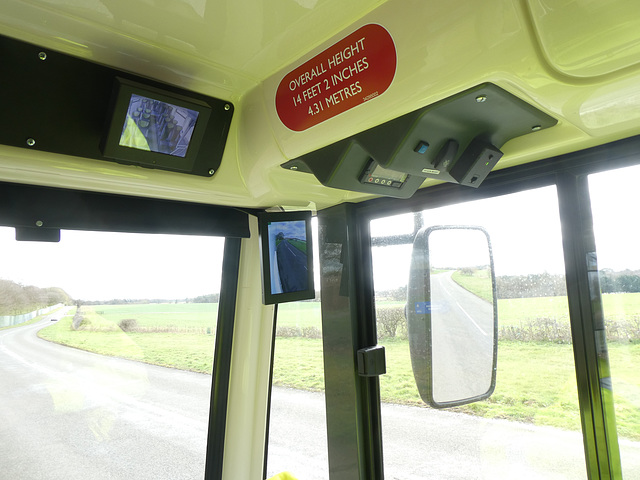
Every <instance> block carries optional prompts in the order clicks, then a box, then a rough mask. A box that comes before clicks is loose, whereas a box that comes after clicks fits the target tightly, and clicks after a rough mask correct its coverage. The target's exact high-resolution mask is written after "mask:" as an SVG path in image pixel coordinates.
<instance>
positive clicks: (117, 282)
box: [0, 228, 224, 300]
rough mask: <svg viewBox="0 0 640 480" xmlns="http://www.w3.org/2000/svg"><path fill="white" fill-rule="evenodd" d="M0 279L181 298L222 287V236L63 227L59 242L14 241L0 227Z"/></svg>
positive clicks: (89, 294) (85, 295)
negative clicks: (148, 233) (105, 231)
mask: <svg viewBox="0 0 640 480" xmlns="http://www.w3.org/2000/svg"><path fill="white" fill-rule="evenodd" d="M0 245H1V248H0V278H4V279H9V280H13V281H15V282H17V283H21V284H23V285H35V286H38V287H50V286H56V287H61V288H63V289H64V290H65V291H66V292H67V293H68V294H69V295H71V296H72V297H73V298H74V299H83V300H110V299H112V298H127V299H136V298H167V299H181V298H188V297H195V296H199V295H205V294H209V293H213V292H217V291H219V289H220V274H221V269H222V251H223V248H224V240H223V239H219V238H212V237H194V236H178V235H139V234H122V233H103V232H76V231H69V230H63V231H62V232H61V239H60V243H40V242H16V241H15V232H14V229H13V228H0Z"/></svg>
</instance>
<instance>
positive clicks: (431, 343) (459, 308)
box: [407, 226, 498, 408]
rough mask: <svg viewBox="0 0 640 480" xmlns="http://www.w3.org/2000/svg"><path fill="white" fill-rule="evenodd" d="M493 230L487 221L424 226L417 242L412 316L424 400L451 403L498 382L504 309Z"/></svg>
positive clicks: (485, 393)
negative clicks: (472, 224)
mask: <svg viewBox="0 0 640 480" xmlns="http://www.w3.org/2000/svg"><path fill="white" fill-rule="evenodd" d="M495 285H496V283H495V274H494V269H493V256H492V252H491V242H490V240H489V235H488V234H487V232H486V231H485V230H484V229H483V228H481V227H466V226H465V227H462V226H436V227H428V228H427V227H425V228H422V229H421V230H420V231H419V232H418V234H417V235H416V238H415V239H414V242H413V253H412V256H411V270H410V274H409V287H408V298H407V322H408V333H409V346H410V352H411V364H412V367H413V374H414V377H415V379H416V383H417V385H418V390H419V392H420V396H421V397H422V400H423V401H424V402H426V403H428V404H429V405H431V406H432V407H435V408H444V407H452V406H456V405H464V404H466V403H472V402H476V401H478V400H483V399H485V398H488V397H489V396H490V395H491V394H492V393H493V390H494V388H495V383H496V364H497V339H498V310H497V297H496V286H495Z"/></svg>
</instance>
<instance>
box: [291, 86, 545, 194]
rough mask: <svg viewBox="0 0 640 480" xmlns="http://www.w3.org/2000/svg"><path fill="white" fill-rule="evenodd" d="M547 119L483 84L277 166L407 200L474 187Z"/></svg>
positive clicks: (334, 184) (344, 186)
mask: <svg viewBox="0 0 640 480" xmlns="http://www.w3.org/2000/svg"><path fill="white" fill-rule="evenodd" d="M556 123H557V120H555V119H554V118H553V117H550V116H549V115H547V114H546V113H544V112H542V111H540V110H538V109H537V108H535V107H533V106H531V105H529V104H528V103H526V102H524V101H523V100H521V99H519V98H518V97H516V96H514V95H512V94H510V93H508V92H507V91H505V90H503V89H501V88H500V87H498V86H496V85H493V84H491V83H485V84H483V85H479V86H477V87H474V88H471V89H469V90H466V91H465V92H462V93H460V94H457V95H455V96H453V97H451V98H447V99H445V100H442V101H440V102H438V103H436V104H434V105H430V106H427V107H424V108H421V109H419V110H416V111H414V112H411V113H408V114H406V115H403V116H401V117H398V118H396V119H394V120H391V121H389V122H386V123H383V124H382V125H379V126H377V127H374V128H371V129H369V130H366V131H364V132H361V133H358V134H356V135H353V136H352V137H349V138H346V139H344V140H341V141H339V142H336V143H334V144H332V145H329V146H327V147H324V148H321V149H320V150H316V151H314V152H311V153H308V154H306V155H303V156H302V157H298V158H296V159H294V160H291V161H289V162H287V163H285V164H283V165H282V167H284V168H286V169H293V170H297V171H301V172H308V173H313V174H314V175H315V176H316V178H317V179H318V180H319V181H320V182H321V183H322V184H323V185H326V186H328V187H334V188H340V189H343V190H351V191H356V192H364V193H372V194H376V195H385V196H390V197H397V198H409V197H411V196H412V195H413V194H414V193H415V191H416V190H417V189H418V188H419V187H420V185H422V182H423V181H424V180H425V179H426V178H435V179H438V180H442V181H444V182H451V183H458V184H461V185H467V186H470V187H478V186H479V185H480V184H481V183H482V182H483V180H484V179H485V178H486V177H487V175H488V174H489V172H490V171H491V169H492V168H493V167H494V166H495V165H496V163H498V160H500V158H501V157H502V152H501V151H500V148H502V146H503V145H504V144H505V143H507V141H509V140H511V139H512V138H515V137H519V136H521V135H526V134H528V133H532V132H536V131H538V130H542V129H545V128H549V127H552V126H553V125H555V124H556Z"/></svg>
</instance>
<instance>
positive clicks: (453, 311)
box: [431, 271, 494, 403]
mask: <svg viewBox="0 0 640 480" xmlns="http://www.w3.org/2000/svg"><path fill="white" fill-rule="evenodd" d="M452 275H453V272H451V271H449V272H446V273H440V274H437V275H432V277H431V300H432V306H433V308H432V312H431V335H432V345H433V397H434V400H435V401H436V402H438V403H445V402H449V401H452V400H458V399H462V398H472V397H475V396H478V395H482V394H484V393H486V392H487V391H488V390H489V388H490V386H491V375H492V364H493V334H494V332H493V305H492V304H491V303H490V302H487V301H486V300H483V299H481V298H479V297H478V296H476V295H474V294H473V293H471V292H469V291H467V290H465V289H464V288H462V287H461V286H460V285H458V284H457V283H456V282H455V281H454V280H453V279H452V278H451V277H452Z"/></svg>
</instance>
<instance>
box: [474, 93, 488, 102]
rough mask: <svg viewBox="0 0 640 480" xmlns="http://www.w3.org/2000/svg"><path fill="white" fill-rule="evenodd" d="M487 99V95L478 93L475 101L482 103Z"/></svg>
mask: <svg viewBox="0 0 640 480" xmlns="http://www.w3.org/2000/svg"><path fill="white" fill-rule="evenodd" d="M486 101H487V96H486V95H478V96H477V97H476V102H478V103H484V102H486Z"/></svg>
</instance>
